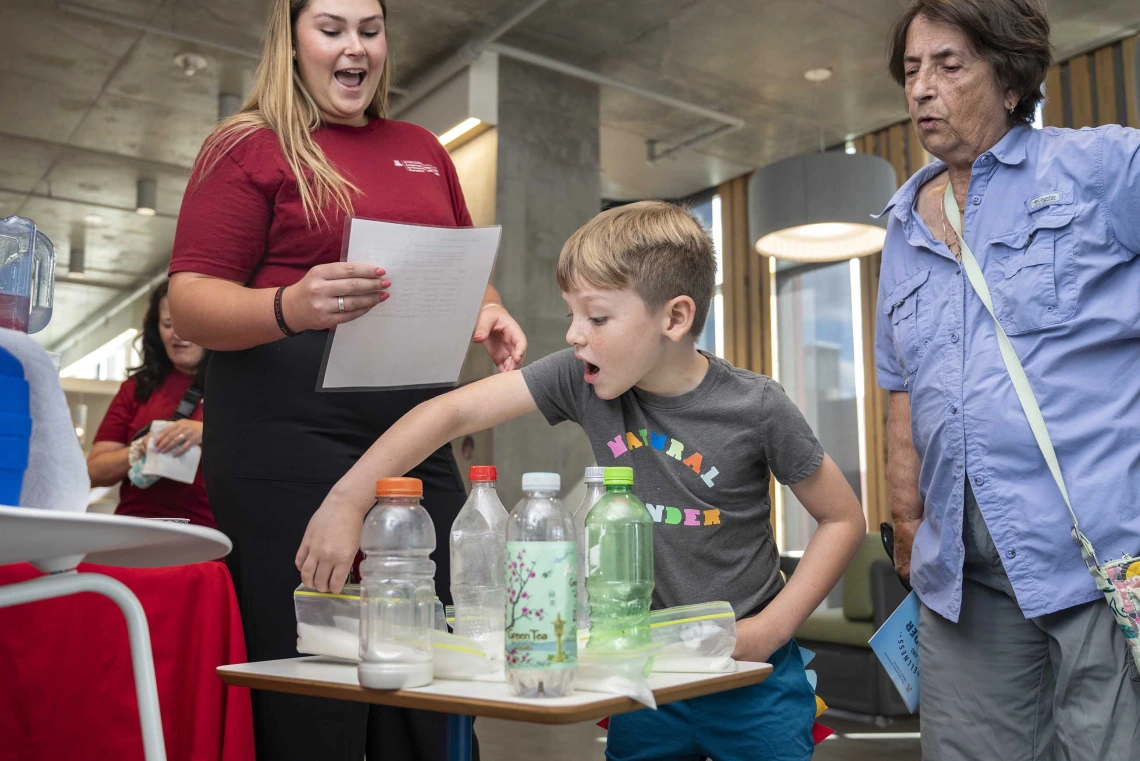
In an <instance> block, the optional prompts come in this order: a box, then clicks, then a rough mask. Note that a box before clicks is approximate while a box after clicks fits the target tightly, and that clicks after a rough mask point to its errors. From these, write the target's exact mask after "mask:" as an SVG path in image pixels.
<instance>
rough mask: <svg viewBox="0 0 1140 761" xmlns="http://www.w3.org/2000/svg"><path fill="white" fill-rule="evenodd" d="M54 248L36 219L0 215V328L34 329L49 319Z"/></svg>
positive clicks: (43, 325) (30, 331) (28, 330)
mask: <svg viewBox="0 0 1140 761" xmlns="http://www.w3.org/2000/svg"><path fill="white" fill-rule="evenodd" d="M54 288H55V248H54V247H53V246H52V244H51V241H50V240H48V238H47V236H46V235H44V234H43V233H41V232H40V231H39V230H37V229H36V223H35V222H33V221H32V220H30V219H25V218H24V217H8V218H7V219H0V328H9V329H12V330H19V331H22V332H24V333H35V332H38V331H40V330H43V329H44V328H45V327H47V324H48V321H49V320H51V305H52V292H53V290H54Z"/></svg>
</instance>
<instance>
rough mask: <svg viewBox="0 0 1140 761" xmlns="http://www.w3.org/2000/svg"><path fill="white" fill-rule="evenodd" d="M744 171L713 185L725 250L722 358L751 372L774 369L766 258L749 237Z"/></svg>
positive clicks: (769, 287) (723, 254)
mask: <svg viewBox="0 0 1140 761" xmlns="http://www.w3.org/2000/svg"><path fill="white" fill-rule="evenodd" d="M748 178H749V176H748V175H745V176H744V177H737V178H736V179H733V180H729V181H728V182H726V183H724V184H722V185H721V186H720V187H718V188H717V192H718V193H719V194H720V203H721V224H722V225H723V229H722V234H721V244H722V245H723V246H724V251H722V252H721V257H722V259H723V261H724V287H723V289H722V293H723V294H724V313H725V315H726V319H725V323H726V324H725V326H724V346H725V355H726V356H725V359H727V360H728V361H729V362H731V363H732V364H734V365H736V366H737V367H743V368H745V369H746V370H751V371H752V372H755V373H762V374H764V375H771V374H772V332H771V330H769V320H768V316H769V315H770V314H771V311H770V310H771V290H770V289H771V279H770V276H769V267H768V257H766V256H760V255H759V254H757V253H756V251H755V249H753V248H752V244H751V242H750V241H749V239H748Z"/></svg>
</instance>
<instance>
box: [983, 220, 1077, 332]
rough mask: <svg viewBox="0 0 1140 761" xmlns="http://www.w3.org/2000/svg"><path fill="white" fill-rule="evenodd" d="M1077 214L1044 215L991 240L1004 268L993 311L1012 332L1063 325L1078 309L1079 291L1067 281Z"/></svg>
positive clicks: (998, 260)
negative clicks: (1077, 298) (1074, 219)
mask: <svg viewBox="0 0 1140 761" xmlns="http://www.w3.org/2000/svg"><path fill="white" fill-rule="evenodd" d="M1073 217H1074V213H1073V212H1068V213H1065V214H1050V215H1044V216H1041V217H1037V218H1035V219H1034V220H1033V221H1032V223H1031V224H1030V225H1028V226H1027V227H1023V228H1020V229H1017V230H1013V231H1011V232H1008V233H1005V234H1004V235H999V236H997V237H995V238H992V239H991V240H990V246H991V250H992V251H993V252H994V254H995V256H996V258H997V262H998V263H999V264H1000V266H1001V274H1002V277H1001V278H1000V280H998V282H997V284H996V287H995V291H996V293H995V295H996V298H995V299H994V311H995V312H996V313H997V318H998V320H1000V321H1001V326H1002V328H1004V329H1005V332H1006V333H1007V334H1009V335H1017V334H1019V333H1028V332H1030V331H1033V330H1040V329H1042V328H1047V327H1050V326H1052V325H1058V324H1060V323H1062V322H1065V321H1066V320H1068V319H1070V318H1071V317H1072V316H1073V314H1074V312H1076V307H1077V304H1076V295H1075V293H1074V292H1072V290H1071V289H1067V288H1065V287H1064V283H1065V282H1066V280H1067V274H1068V271H1069V269H1070V268H1071V266H1072V264H1073V251H1072V247H1073ZM991 287H993V286H992V285H991Z"/></svg>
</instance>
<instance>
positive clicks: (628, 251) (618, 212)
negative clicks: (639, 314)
mask: <svg viewBox="0 0 1140 761" xmlns="http://www.w3.org/2000/svg"><path fill="white" fill-rule="evenodd" d="M584 285H589V286H593V287H594V288H605V289H612V290H620V289H623V288H629V289H631V290H633V291H634V292H635V293H637V295H638V296H640V297H641V299H642V301H644V302H645V304H646V306H647V307H649V309H651V310H653V309H657V308H659V307H660V306H661V305H662V304H664V303H665V302H667V301H669V299H673V298H676V297H677V296H688V297H689V298H691V299H692V300H693V303H694V304H695V305H696V314H695V315H694V316H693V327H692V328H691V329H690V331H689V333H690V335H693V336H699V335H700V334H701V331H702V330H704V327H705V319H706V318H707V317H708V313H709V304H710V303H712V297H713V292H714V291H715V290H716V254H715V251H714V249H713V242H712V238H711V237H709V233H708V231H707V230H705V228H704V226H702V225H701V223H700V222H699V221H697V219H696V218H695V217H694V216H693V215H692V214H690V213H689V212H688V211H686V210H685V209H682V208H681V207H680V206H677V205H675V204H671V203H666V202H664V201H639V202H637V203H631V204H628V205H626V206H618V207H616V208H613V209H609V210H608V211H603V212H602V213H601V214H599V215H597V216H596V217H594V218H593V219H591V220H590V221H589V222H587V223H586V224H584V225H582V226H581V227H580V228H578V231H577V232H575V233H574V234H573V235H571V236H570V239H569V240H568V241H566V245H564V246H563V247H562V253H561V254H560V255H559V256H558V287H559V288H561V289H562V291H563V293H572V292H573V291H576V290H578V289H580V288H581V287H582V286H584Z"/></svg>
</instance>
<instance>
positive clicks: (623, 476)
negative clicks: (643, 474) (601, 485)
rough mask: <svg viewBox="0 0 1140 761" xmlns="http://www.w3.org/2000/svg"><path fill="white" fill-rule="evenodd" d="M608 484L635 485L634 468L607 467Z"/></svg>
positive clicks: (606, 480)
mask: <svg viewBox="0 0 1140 761" xmlns="http://www.w3.org/2000/svg"><path fill="white" fill-rule="evenodd" d="M605 482H606V486H633V468H606V475H605Z"/></svg>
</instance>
